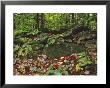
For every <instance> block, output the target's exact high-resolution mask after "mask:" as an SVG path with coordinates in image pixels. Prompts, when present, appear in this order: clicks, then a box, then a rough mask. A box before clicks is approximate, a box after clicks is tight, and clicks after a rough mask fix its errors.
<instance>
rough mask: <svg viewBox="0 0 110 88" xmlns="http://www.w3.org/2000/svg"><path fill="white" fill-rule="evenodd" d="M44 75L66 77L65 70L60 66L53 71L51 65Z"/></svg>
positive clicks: (66, 72)
mask: <svg viewBox="0 0 110 88" xmlns="http://www.w3.org/2000/svg"><path fill="white" fill-rule="evenodd" d="M46 75H68V71H67V69H66V68H62V67H61V66H60V65H59V66H58V68H57V69H54V68H53V66H52V65H50V66H49V68H48V71H47V72H46Z"/></svg>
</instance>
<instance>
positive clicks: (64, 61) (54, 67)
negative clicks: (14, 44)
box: [13, 52, 97, 76]
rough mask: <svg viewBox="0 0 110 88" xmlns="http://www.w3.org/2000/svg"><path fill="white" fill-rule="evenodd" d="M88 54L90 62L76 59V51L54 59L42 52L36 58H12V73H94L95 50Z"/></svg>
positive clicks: (95, 69)
mask: <svg viewBox="0 0 110 88" xmlns="http://www.w3.org/2000/svg"><path fill="white" fill-rule="evenodd" d="M89 56H90V57H91V60H90V61H91V62H92V63H91V62H90V61H86V62H84V61H83V62H84V63H83V62H80V61H78V60H80V56H78V53H73V54H71V55H70V56H62V57H59V58H54V59H49V58H48V57H47V55H44V54H42V55H39V56H38V57H37V58H36V59H14V68H13V75H30V76H32V75H96V74H97V64H96V52H90V54H89ZM87 62H88V63H89V64H85V63H87ZM81 63H82V64H81ZM83 64H85V65H83Z"/></svg>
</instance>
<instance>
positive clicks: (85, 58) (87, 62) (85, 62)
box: [76, 52, 93, 71]
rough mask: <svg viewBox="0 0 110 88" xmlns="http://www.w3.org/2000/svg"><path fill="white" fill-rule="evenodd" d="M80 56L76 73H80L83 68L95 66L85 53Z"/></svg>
mask: <svg viewBox="0 0 110 88" xmlns="http://www.w3.org/2000/svg"><path fill="white" fill-rule="evenodd" d="M77 55H78V60H77V62H78V64H77V65H76V71H80V70H81V68H82V66H86V65H90V64H93V62H92V60H91V59H90V58H89V57H88V56H87V54H86V53H85V52H81V53H79V54H77Z"/></svg>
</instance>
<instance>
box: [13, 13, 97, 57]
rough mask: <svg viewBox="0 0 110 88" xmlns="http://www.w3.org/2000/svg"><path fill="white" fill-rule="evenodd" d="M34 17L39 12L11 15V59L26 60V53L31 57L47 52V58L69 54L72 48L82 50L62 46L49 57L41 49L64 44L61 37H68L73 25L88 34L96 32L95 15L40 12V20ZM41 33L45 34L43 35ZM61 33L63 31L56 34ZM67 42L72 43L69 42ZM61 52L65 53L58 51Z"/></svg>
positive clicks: (79, 49)
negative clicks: (36, 53) (33, 54)
mask: <svg viewBox="0 0 110 88" xmlns="http://www.w3.org/2000/svg"><path fill="white" fill-rule="evenodd" d="M38 14H39V15H41V13H14V14H13V16H14V17H13V19H14V27H13V28H14V34H13V36H14V57H15V58H21V57H22V58H23V57H25V58H26V57H27V55H28V54H31V56H32V53H33V52H40V53H42V52H43V51H44V53H46V54H48V53H50V54H49V56H50V57H54V56H55V57H56V56H61V55H70V54H71V50H72V49H77V50H78V51H81V50H82V49H81V48H79V47H71V45H69V46H68V44H66V45H65V44H64V48H60V47H58V48H59V49H58V50H57V48H56V49H55V50H54V49H53V51H52V52H53V55H52V53H51V50H50V51H45V48H50V47H53V46H54V45H57V44H58V45H60V44H62V43H65V41H66V39H65V38H63V37H65V36H68V35H70V34H71V33H72V30H70V29H74V28H75V27H76V26H80V25H83V26H88V27H89V28H90V29H91V31H96V27H97V14H96V13H43V17H41V18H42V19H39V16H38ZM42 21H43V22H42ZM44 30H45V31H48V32H44ZM62 30H63V31H64V32H60V31H62ZM52 31H57V32H58V33H56V34H55V33H54V32H52ZM67 41H71V42H72V40H71V39H70V40H69V39H68V40H67ZM66 46H67V47H66ZM65 48H66V49H65ZM61 49H62V50H64V51H65V52H64V51H61ZM46 50H48V49H46ZM54 51H56V52H54ZM59 54H60V55H59Z"/></svg>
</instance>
